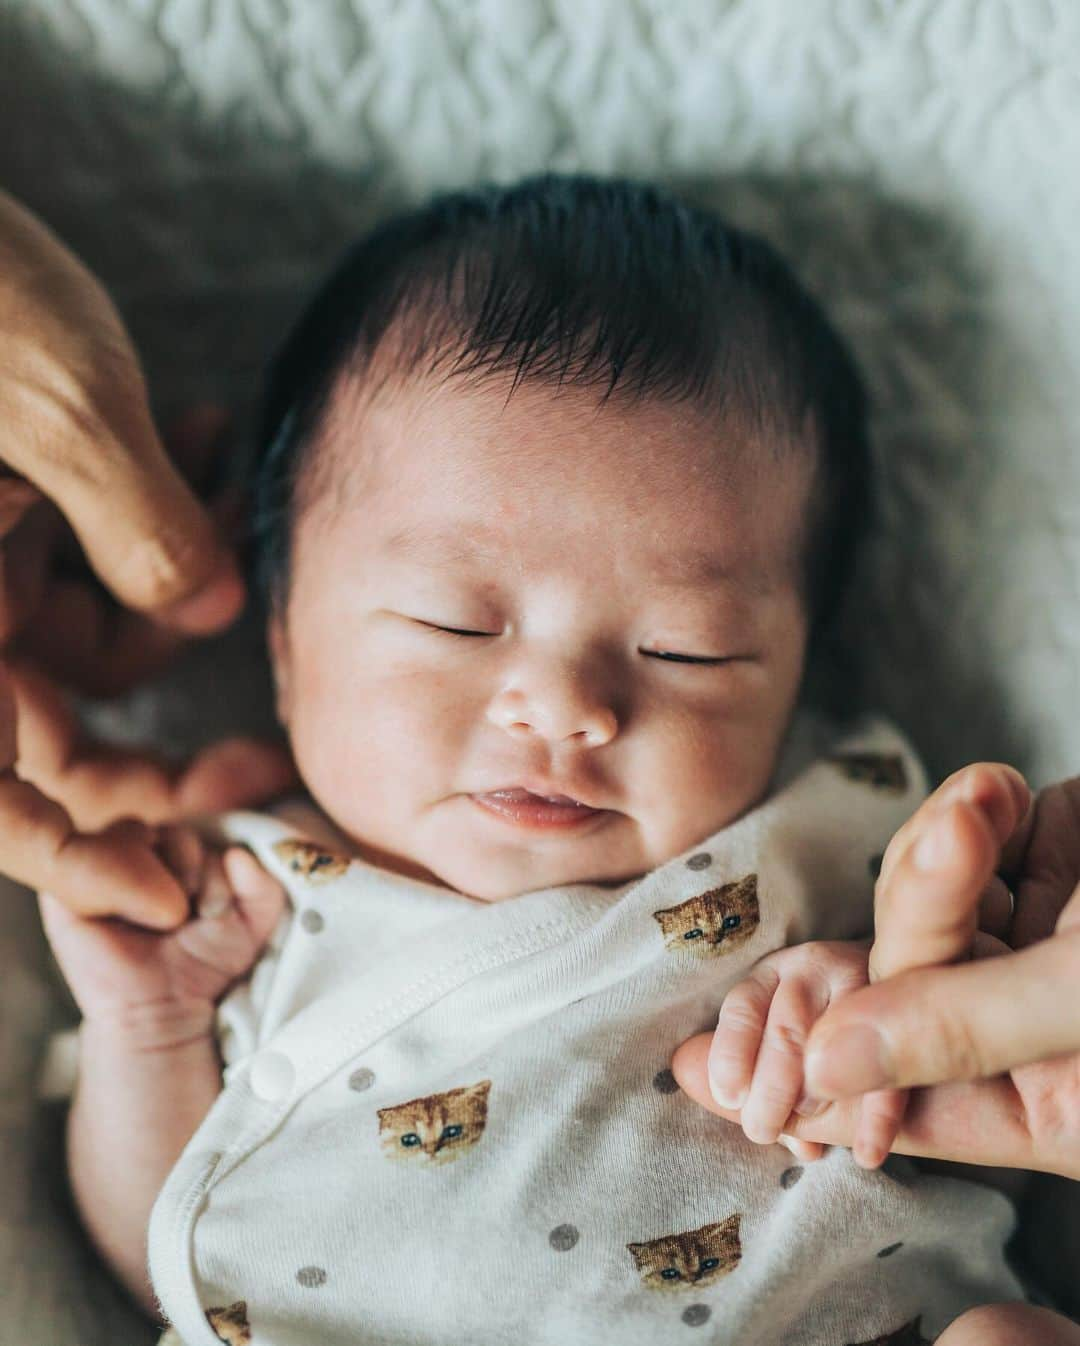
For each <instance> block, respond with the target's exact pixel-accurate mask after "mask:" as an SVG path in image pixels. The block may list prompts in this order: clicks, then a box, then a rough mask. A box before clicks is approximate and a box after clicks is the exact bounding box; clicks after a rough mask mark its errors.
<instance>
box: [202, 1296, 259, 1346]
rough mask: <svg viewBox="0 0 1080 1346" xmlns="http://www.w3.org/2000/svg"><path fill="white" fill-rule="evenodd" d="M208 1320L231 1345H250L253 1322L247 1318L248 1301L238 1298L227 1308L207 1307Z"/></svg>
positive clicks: (219, 1335) (223, 1339)
mask: <svg viewBox="0 0 1080 1346" xmlns="http://www.w3.org/2000/svg"><path fill="white" fill-rule="evenodd" d="M206 1321H207V1322H208V1323H209V1324H210V1326H211V1327H212V1328H213V1329H214V1331H215V1332H216V1333H217V1334H218V1337H219V1338H220V1339H221V1340H222V1341H227V1342H228V1343H229V1346H248V1343H250V1341H251V1324H250V1323H249V1322H248V1319H247V1301H246V1300H244V1299H238V1300H237V1301H236V1303H235V1304H230V1305H229V1307H228V1308H227V1309H207V1310H206Z"/></svg>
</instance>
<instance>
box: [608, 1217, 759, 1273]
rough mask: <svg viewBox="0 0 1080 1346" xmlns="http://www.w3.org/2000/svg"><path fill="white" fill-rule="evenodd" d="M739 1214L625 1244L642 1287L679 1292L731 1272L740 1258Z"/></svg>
mask: <svg viewBox="0 0 1080 1346" xmlns="http://www.w3.org/2000/svg"><path fill="white" fill-rule="evenodd" d="M741 1219H742V1216H741V1215H729V1216H728V1218H727V1219H726V1220H722V1221H721V1222H720V1223H719V1224H706V1225H702V1226H701V1228H700V1229H691V1230H688V1231H687V1233H685V1234H667V1235H665V1236H664V1237H663V1238H658V1239H650V1240H649V1241H648V1242H647V1243H628V1244H627V1245H626V1247H627V1250H628V1251H629V1253H630V1255H631V1257H633V1259H634V1265H635V1266H636V1267H637V1269H638V1272H639V1274H640V1275H641V1281H642V1284H643V1285H647V1286H648V1287H649V1289H650V1290H680V1289H684V1288H685V1287H687V1286H690V1285H697V1286H700V1285H708V1284H710V1283H711V1282H712V1281H716V1280H719V1279H720V1277H721V1276H726V1275H727V1274H728V1273H729V1272H731V1271H734V1270H735V1268H736V1267H737V1266H738V1265H739V1258H740V1257H742V1245H741V1244H740V1243H739V1222H740V1220H741Z"/></svg>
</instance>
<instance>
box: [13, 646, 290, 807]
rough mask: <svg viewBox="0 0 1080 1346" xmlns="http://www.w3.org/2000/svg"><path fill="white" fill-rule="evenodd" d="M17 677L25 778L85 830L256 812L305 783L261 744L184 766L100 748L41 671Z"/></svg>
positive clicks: (282, 754) (235, 745)
mask: <svg viewBox="0 0 1080 1346" xmlns="http://www.w3.org/2000/svg"><path fill="white" fill-rule="evenodd" d="M9 675H10V686H11V688H12V689H13V691H14V694H15V698H16V705H17V714H18V754H19V757H18V760H19V771H20V774H21V775H22V776H23V777H24V779H25V780H27V781H29V782H30V783H31V784H33V785H36V786H37V787H38V788H39V789H40V790H42V791H43V792H44V793H46V794H48V795H50V796H51V797H52V798H54V799H56V800H59V801H60V802H62V803H63V805H64V807H65V809H66V810H67V812H68V813H69V814H70V815H71V816H72V818H73V819H74V821H75V824H76V825H77V826H79V827H81V828H83V829H88V828H98V827H102V826H104V825H105V824H106V823H108V822H111V821H112V820H113V819H114V818H120V817H127V816H133V817H140V818H144V819H146V820H148V821H151V822H167V821H171V820H173V819H177V818H183V817H187V816H190V815H191V814H196V813H217V812H223V811H225V810H227V809H231V808H244V807H249V806H252V805H256V804H261V803H265V802H266V801H267V800H269V799H272V798H274V797H275V796H276V795H279V794H283V793H284V792H285V791H286V790H288V789H290V788H292V786H293V785H295V784H296V782H297V779H298V777H297V774H296V768H295V767H294V765H293V763H292V759H291V757H290V755H289V753H288V751H287V750H286V749H285V748H284V747H283V746H281V745H278V744H274V743H266V742H262V741H261V740H258V739H250V738H246V737H239V738H231V739H225V740H223V741H221V742H219V743H215V744H211V745H210V746H209V747H207V748H204V749H203V750H202V751H201V752H199V753H196V754H195V756H194V757H193V758H192V760H191V761H190V762H187V763H180V764H177V763H170V762H167V761H165V760H164V759H162V758H159V757H155V756H154V755H153V754H151V753H147V752H141V751H136V750H132V749H127V748H119V747H115V746H113V745H110V744H103V743H98V742H95V741H94V740H93V739H91V738H89V737H87V735H86V734H85V733H84V731H83V729H82V727H81V725H80V724H79V722H78V720H77V719H76V717H75V715H74V713H73V712H72V709H71V707H70V706H69V704H68V702H67V700H66V698H65V697H64V696H63V694H62V693H61V692H60V691H59V690H58V689H57V688H56V687H54V686H53V685H52V683H51V682H49V680H48V679H47V678H45V677H43V676H42V675H41V674H40V673H39V672H38V671H37V670H36V669H34V668H30V667H28V666H26V665H14V666H12V667H11V668H10V669H9Z"/></svg>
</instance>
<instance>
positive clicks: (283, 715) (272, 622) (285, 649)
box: [266, 611, 290, 729]
mask: <svg viewBox="0 0 1080 1346" xmlns="http://www.w3.org/2000/svg"><path fill="white" fill-rule="evenodd" d="M266 647H267V649H268V650H269V652H270V672H271V674H272V676H273V679H274V706H275V709H276V711H277V718H278V723H279V724H280V725H281V726H282V728H283V729H288V727H289V706H290V702H289V687H290V678H289V671H290V670H289V642H288V637H287V636H286V634H285V618H284V616H283V615H282V614H281V613H280V612H277V611H275V612H272V613H271V614H270V616H269V618H268V619H267V622H266Z"/></svg>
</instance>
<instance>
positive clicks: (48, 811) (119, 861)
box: [0, 745, 187, 930]
mask: <svg viewBox="0 0 1080 1346" xmlns="http://www.w3.org/2000/svg"><path fill="white" fill-rule="evenodd" d="M8 746H10V745H8ZM0 872H3V873H4V874H6V875H7V876H8V877H9V878H12V879H14V880H15V881H16V883H22V884H25V885H26V886H27V887H29V888H36V889H38V890H40V891H45V892H48V893H51V894H52V895H53V896H54V897H55V898H56V899H57V900H58V901H59V902H61V903H62V904H63V905H64V906H65V907H66V908H67V909H68V910H69V911H71V912H72V913H74V914H76V915H78V916H122V917H124V918H125V919H127V920H130V921H133V922H135V923H136V924H139V925H146V926H151V927H153V928H154V929H161V930H169V929H172V928H173V927H174V926H176V925H177V924H179V923H180V922H181V921H182V920H183V919H184V916H185V914H186V912H187V900H186V898H185V896H184V893H183V891H182V890H181V887H180V885H179V884H178V883H177V881H176V879H175V878H174V877H173V876H172V875H171V874H170V873H169V871H168V869H167V868H166V867H165V866H164V865H163V864H162V862H161V861H160V860H159V859H158V857H157V856H156V855H155V854H154V851H153V848H152V847H151V846H150V845H149V844H148V843H147V842H146V841H145V840H140V839H133V838H132V837H131V835H130V834H129V833H118V832H116V831H115V830H109V829H106V830H105V831H104V832H99V833H94V834H89V835H87V834H83V833H80V832H76V831H75V828H74V825H73V823H72V821H71V818H70V817H69V815H68V814H67V812H66V811H65V810H64V809H63V808H62V807H61V806H60V805H59V804H56V803H54V802H53V801H52V800H51V799H48V798H47V797H46V796H45V795H43V794H41V793H40V791H38V790H36V789H35V788H34V786H32V785H30V784H28V783H27V782H26V781H22V780H20V779H19V778H18V777H17V776H16V775H15V774H14V772H13V771H11V770H10V769H7V770H2V771H0Z"/></svg>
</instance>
